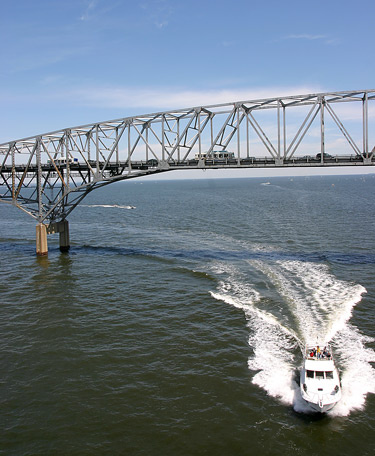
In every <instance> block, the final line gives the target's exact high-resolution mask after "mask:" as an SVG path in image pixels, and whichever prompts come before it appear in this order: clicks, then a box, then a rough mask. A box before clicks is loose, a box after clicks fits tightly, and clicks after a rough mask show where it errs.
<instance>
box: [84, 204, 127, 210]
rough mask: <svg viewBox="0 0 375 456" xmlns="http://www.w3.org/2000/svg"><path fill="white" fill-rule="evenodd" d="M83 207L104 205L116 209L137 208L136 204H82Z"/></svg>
mask: <svg viewBox="0 0 375 456" xmlns="http://www.w3.org/2000/svg"><path fill="white" fill-rule="evenodd" d="M81 206H82V207H104V208H116V209H135V208H136V207H135V206H121V205H119V204H82V205H81Z"/></svg>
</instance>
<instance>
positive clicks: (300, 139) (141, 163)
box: [0, 90, 375, 255]
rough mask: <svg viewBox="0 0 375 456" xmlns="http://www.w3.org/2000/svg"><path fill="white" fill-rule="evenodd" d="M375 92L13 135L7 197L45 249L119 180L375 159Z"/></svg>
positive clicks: (3, 161) (0, 191)
mask: <svg viewBox="0 0 375 456" xmlns="http://www.w3.org/2000/svg"><path fill="white" fill-rule="evenodd" d="M374 100H375V90H358V91H347V92H329V93H319V94H307V95H295V96H286V97H276V98H269V99H261V100H250V101H241V102H232V103H226V104H220V105H211V106H199V107H194V108H186V109H180V110H175V111H170V112H159V113H154V114H145V115H141V116H137V117H128V118H122V119H117V120H112V121H106V122H99V123H94V124H89V125H84V126H78V127H72V128H66V129H62V130H59V131H54V132H51V133H46V134H42V135H37V136H34V137H29V138H24V139H20V140H15V141H9V142H8V143H3V144H0V201H1V202H4V203H8V204H12V205H13V206H15V207H18V208H19V209H21V210H23V211H24V212H26V213H27V214H29V215H30V216H32V217H33V218H34V219H35V220H37V222H38V224H37V227H36V230H37V254H38V255H45V254H47V252H48V248H47V233H48V234H53V233H60V249H61V250H62V251H66V250H68V249H69V225H68V221H67V217H68V215H69V214H70V212H71V211H72V210H73V209H74V208H75V207H77V205H78V204H79V203H80V202H81V201H82V200H83V198H84V197H85V196H86V195H87V194H88V193H90V192H91V191H93V190H94V189H96V188H100V187H102V186H104V185H108V184H110V183H113V182H118V181H120V180H125V179H130V178H137V177H141V176H146V175H150V174H157V173H162V172H168V171H173V170H188V169H190V170H194V169H195V170H197V169H202V170H204V169H224V168H227V169H228V168H229V169H243V168H280V167H284V168H285V167H296V168H297V167H304V168H308V167H350V166H357V167H358V166H374V165H375V147H373V145H374V144H373V141H374V139H375V138H374V133H373V132H374V131H375V129H374V128H373V127H374V124H375V119H374V114H373V110H371V109H369V104H370V103H371V102H373V101H374ZM372 107H373V106H372ZM348 119H349V120H348ZM370 127H371V128H370ZM370 143H371V146H370ZM337 144H340V149H337ZM328 145H329V148H328V147H327V146H328ZM327 150H329V151H332V150H340V151H341V152H340V153H339V154H338V155H334V156H332V155H330V154H328V153H327ZM306 151H315V152H314V154H313V155H306ZM310 153H311V152H310ZM25 156H26V159H25Z"/></svg>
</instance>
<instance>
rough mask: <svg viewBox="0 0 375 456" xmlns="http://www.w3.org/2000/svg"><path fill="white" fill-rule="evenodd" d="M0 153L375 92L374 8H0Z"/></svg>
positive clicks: (299, 4) (235, 4) (126, 4)
mask: <svg viewBox="0 0 375 456" xmlns="http://www.w3.org/2000/svg"><path fill="white" fill-rule="evenodd" d="M0 6H1V14H0V56H1V62H2V65H1V69H0V106H1V109H0V116H1V119H0V125H1V127H0V143H2V142H6V141H9V140H12V139H18V138H22V137H26V136H33V135H36V134H39V133H44V132H48V131H52V130H58V129H62V128H66V127H70V126H75V125H82V124H88V123H92V122H97V121H103V120H109V119H114V118H121V117H126V116H129V115H137V114H138V115H139V114H144V113H148V112H155V111H162V110H168V109H170V108H184V107H188V106H196V105H201V104H213V103H220V102H229V101H235V100H244V99H253V98H259V97H268V96H270V97H271V96H275V95H276V96H277V95H279V96H283V95H287V94H301V93H312V92H325V91H331V90H334V91H337V90H352V89H374V88H375V83H374V75H375V62H374V59H373V54H374V41H375V39H374V31H373V25H374V17H375V2H374V0H357V1H356V2H349V1H345V0H341V1H336V0H334V1H330V0H325V1H321V0H315V1H313V2H304V1H301V0H299V1H294V0H289V1H284V2H281V1H273V0H263V1H251V0H247V1H243V0H237V1H236V0H232V1H228V0H226V1H222V0H200V1H197V0H189V1H186V0H132V1H128V0H17V1H16V2H10V1H9V0H7V1H5V0H0Z"/></svg>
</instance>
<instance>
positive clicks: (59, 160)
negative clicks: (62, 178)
mask: <svg viewBox="0 0 375 456" xmlns="http://www.w3.org/2000/svg"><path fill="white" fill-rule="evenodd" d="M53 162H55V163H56V165H57V166H59V165H66V164H67V163H69V164H72V163H78V158H72V157H69V158H68V159H67V158H66V157H62V158H55V159H54V160H48V162H47V163H48V164H50V165H52V163H53Z"/></svg>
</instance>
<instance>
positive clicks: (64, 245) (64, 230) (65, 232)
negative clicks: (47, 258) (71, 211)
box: [47, 220, 70, 252]
mask: <svg viewBox="0 0 375 456" xmlns="http://www.w3.org/2000/svg"><path fill="white" fill-rule="evenodd" d="M47 233H48V234H56V233H59V237H60V251H61V252H68V251H69V249H70V238H69V222H68V220H61V221H60V222H54V223H50V224H49V225H48V227H47Z"/></svg>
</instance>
